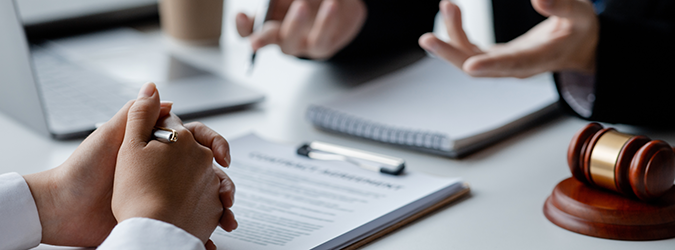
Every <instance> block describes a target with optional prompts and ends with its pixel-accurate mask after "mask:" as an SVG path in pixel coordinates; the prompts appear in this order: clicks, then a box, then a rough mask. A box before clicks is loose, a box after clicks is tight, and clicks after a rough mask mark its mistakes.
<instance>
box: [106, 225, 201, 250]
mask: <svg viewBox="0 0 675 250" xmlns="http://www.w3.org/2000/svg"><path fill="white" fill-rule="evenodd" d="M118 249H125V250H137V249H138V250H141V249H143V250H145V249H167V250H173V249H176V250H178V249H180V250H188V249H190V250H204V249H205V248H204V243H202V241H201V240H199V239H198V238H197V237H195V236H194V235H192V234H190V233H188V232H186V231H185V230H183V229H180V228H178V227H176V226H174V225H172V224H169V223H166V222H163V221H159V220H154V219H149V218H131V219H126V220H124V221H122V223H120V224H117V226H115V228H114V229H113V230H112V232H111V233H110V235H108V238H107V239H105V241H103V244H101V245H100V246H99V247H98V250H118Z"/></svg>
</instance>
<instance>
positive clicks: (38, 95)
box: [0, 0, 264, 139]
mask: <svg viewBox="0 0 675 250" xmlns="http://www.w3.org/2000/svg"><path fill="white" fill-rule="evenodd" d="M121 33H125V32H121ZM0 34H2V35H1V36H0V111H2V112H4V113H6V114H7V115H9V116H11V117H13V118H15V119H17V120H18V121H20V122H22V123H24V124H25V125H27V126H28V127H31V128H33V129H34V130H36V131H39V132H42V133H44V134H47V135H51V136H52V137H54V138H56V139H70V138H78V137H83V136H86V135H88V134H89V133H90V132H91V131H93V130H94V129H95V128H96V124H99V123H101V122H105V121H107V120H109V119H110V118H111V117H112V116H113V115H114V114H115V113H116V112H117V110H119V109H120V108H121V107H122V106H123V105H124V104H125V103H126V102H127V101H128V100H131V99H135V97H136V94H137V91H138V89H139V88H140V86H141V84H142V83H143V82H138V83H135V84H136V85H132V84H129V81H124V79H120V78H119V77H117V78H116V77H114V74H109V72H105V69H104V68H100V67H99V68H98V70H96V69H94V68H95V67H91V65H89V64H90V62H91V61H83V62H80V63H78V62H77V60H75V61H74V60H72V58H67V56H64V54H63V53H58V52H59V51H58V50H57V49H55V47H58V46H57V45H58V43H57V44H56V45H54V44H51V45H50V44H47V45H37V46H31V45H29V44H28V42H27V39H26V36H25V32H24V30H23V27H22V25H21V21H20V18H19V17H18V15H17V6H16V3H15V2H14V0H0ZM105 35H106V34H104V36H105ZM95 37H96V36H95ZM94 40H95V39H94ZM99 40H101V39H100V36H99ZM103 40H105V39H103ZM84 41H87V40H86V39H85V40H84ZM85 45H87V44H86V43H85V44H80V45H79V46H77V47H78V48H79V47H86V46H85ZM94 47H95V46H94ZM118 55H119V54H118ZM165 57H166V60H165V61H166V65H160V68H159V69H158V68H156V67H155V68H154V71H158V72H160V73H163V75H164V76H165V77H163V79H159V81H160V82H158V87H159V92H160V95H161V97H162V99H163V100H171V101H173V102H174V108H173V112H174V113H176V114H177V115H178V116H180V117H182V118H184V119H186V118H193V117H198V116H203V115H210V114H214V113H219V112H223V111H228V110H232V109H240V108H244V107H247V106H250V105H253V104H255V103H258V102H261V101H262V100H263V99H264V95H263V94H261V93H260V92H259V91H256V90H253V89H250V88H247V87H244V86H241V85H238V84H235V83H233V82H230V81H228V80H226V79H223V78H220V77H218V76H215V75H213V74H211V73H209V72H206V71H203V70H200V69H198V68H195V67H193V66H191V65H190V64H188V63H185V62H183V61H182V60H180V59H179V58H176V57H173V56H170V55H165ZM117 59H119V58H117ZM85 62H86V63H89V64H86V63H85ZM121 66H122V67H123V66H125V65H121ZM162 67H164V68H162ZM149 71H153V70H149ZM140 72H145V71H143V70H142V69H141V70H140Z"/></svg>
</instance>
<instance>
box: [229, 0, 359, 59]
mask: <svg viewBox="0 0 675 250" xmlns="http://www.w3.org/2000/svg"><path fill="white" fill-rule="evenodd" d="M272 2H273V3H272V4H271V5H270V6H271V9H270V12H271V16H270V20H269V21H267V22H265V24H264V25H263V28H262V30H261V31H260V32H256V33H252V32H253V20H254V18H253V17H248V16H246V14H243V13H239V14H237V20H236V22H237V31H239V35H241V36H242V37H247V36H249V35H250V36H251V47H252V49H253V50H254V51H257V50H258V49H260V48H262V47H264V46H266V45H268V44H278V45H279V47H281V51H283V52H284V53H286V54H289V55H293V56H302V57H308V58H313V59H326V58H329V57H331V56H333V55H335V53H337V52H338V51H340V50H341V49H342V48H344V47H345V46H347V44H349V43H350V42H351V41H352V40H353V39H354V37H356V35H357V34H358V32H359V30H361V27H362V26H363V23H364V22H365V20H366V15H367V13H366V6H365V4H364V3H363V1H362V0H272Z"/></svg>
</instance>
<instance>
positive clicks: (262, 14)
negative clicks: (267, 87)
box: [247, 0, 272, 75]
mask: <svg viewBox="0 0 675 250" xmlns="http://www.w3.org/2000/svg"><path fill="white" fill-rule="evenodd" d="M271 4H272V3H271V0H264V1H263V5H262V6H261V8H260V9H259V10H258V13H257V14H256V16H255V20H253V32H258V31H261V30H262V27H263V25H264V24H265V21H267V19H268V16H269V10H270V5H271ZM257 54H258V51H253V53H251V65H250V66H249V67H248V73H247V74H248V75H250V74H251V73H252V72H253V64H254V63H255V57H256V55H257Z"/></svg>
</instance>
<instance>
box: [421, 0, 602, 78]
mask: <svg viewBox="0 0 675 250" xmlns="http://www.w3.org/2000/svg"><path fill="white" fill-rule="evenodd" d="M532 5H533V6H534V8H535V10H537V12H539V13H540V14H542V15H545V16H549V18H548V19H546V20H545V21H543V22H542V23H540V24H538V25H537V26H535V27H534V28H532V29H531V30H530V31H528V32H527V33H525V34H524V35H522V36H520V37H518V38H516V39H514V40H513V41H511V42H508V43H506V44H499V45H496V46H494V47H492V48H490V49H488V50H487V51H482V50H480V49H479V48H478V47H476V46H475V45H474V44H472V43H471V42H469V40H468V39H467V36H466V34H465V33H464V30H463V29H462V19H461V12H460V9H459V7H457V5H455V4H453V3H451V2H450V1H447V0H442V1H441V3H440V9H441V13H442V15H443V20H444V21H445V25H446V28H447V31H448V34H449V36H450V39H451V40H450V42H447V43H446V42H443V41H441V40H440V39H438V38H436V37H435V36H434V35H433V34H424V35H423V36H422V37H420V40H419V44H420V46H422V48H424V49H426V50H427V51H429V52H431V53H434V54H436V55H438V56H440V57H442V58H444V59H445V60H447V61H449V62H451V63H452V64H454V65H455V66H457V67H459V68H460V69H462V70H464V72H466V73H468V74H469V75H472V76H479V77H519V78H525V77H529V76H533V75H536V74H539V73H543V72H548V71H560V70H575V71H581V72H585V73H593V72H594V71H595V51H596V47H597V44H598V36H599V35H598V32H599V28H598V27H599V25H598V20H597V17H596V15H595V12H594V11H593V6H592V4H591V3H590V2H589V1H588V0H532Z"/></svg>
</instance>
